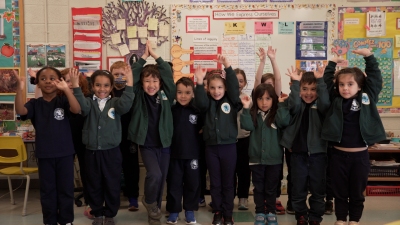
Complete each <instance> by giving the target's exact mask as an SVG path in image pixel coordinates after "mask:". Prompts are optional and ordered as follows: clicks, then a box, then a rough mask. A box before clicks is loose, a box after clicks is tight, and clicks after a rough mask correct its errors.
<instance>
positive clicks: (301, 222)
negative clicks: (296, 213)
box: [296, 216, 308, 225]
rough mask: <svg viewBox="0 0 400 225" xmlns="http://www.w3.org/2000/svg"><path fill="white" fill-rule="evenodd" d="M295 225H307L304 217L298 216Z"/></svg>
mask: <svg viewBox="0 0 400 225" xmlns="http://www.w3.org/2000/svg"><path fill="white" fill-rule="evenodd" d="M296 225H308V222H307V220H306V218H304V216H300V217H299V219H297V223H296Z"/></svg>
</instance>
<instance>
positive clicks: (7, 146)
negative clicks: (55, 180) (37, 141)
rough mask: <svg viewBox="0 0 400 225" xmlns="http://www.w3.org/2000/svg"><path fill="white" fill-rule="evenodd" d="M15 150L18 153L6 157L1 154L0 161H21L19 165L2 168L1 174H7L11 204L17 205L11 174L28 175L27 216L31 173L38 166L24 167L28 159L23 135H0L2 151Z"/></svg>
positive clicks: (0, 149)
mask: <svg viewBox="0 0 400 225" xmlns="http://www.w3.org/2000/svg"><path fill="white" fill-rule="evenodd" d="M4 150H14V151H16V154H17V155H14V156H11V157H6V156H2V155H1V154H0V163H19V166H10V167H6V168H4V169H0V175H5V176H7V178H8V187H9V189H10V197H11V204H13V205H15V201H14V195H13V189H12V185H11V176H25V177H26V188H25V199H24V207H23V208H22V215H23V216H26V202H27V200H28V193H29V183H30V180H31V178H30V176H29V174H32V173H37V172H38V168H37V167H30V168H29V167H23V165H22V164H23V162H24V161H26V159H27V154H26V148H25V144H24V142H23V140H22V138H21V137H19V136H15V137H9V136H0V151H4Z"/></svg>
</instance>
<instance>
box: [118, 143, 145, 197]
mask: <svg viewBox="0 0 400 225" xmlns="http://www.w3.org/2000/svg"><path fill="white" fill-rule="evenodd" d="M119 147H120V149H121V154H122V171H123V172H124V181H125V187H124V188H123V192H124V196H126V197H128V198H138V197H139V174H140V169H139V152H138V151H139V147H138V145H137V144H135V143H132V142H131V141H129V140H123V141H121V144H119Z"/></svg>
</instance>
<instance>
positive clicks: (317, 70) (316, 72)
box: [314, 63, 326, 79]
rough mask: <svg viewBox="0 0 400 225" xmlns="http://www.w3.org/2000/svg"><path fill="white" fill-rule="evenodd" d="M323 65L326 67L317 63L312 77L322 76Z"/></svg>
mask: <svg viewBox="0 0 400 225" xmlns="http://www.w3.org/2000/svg"><path fill="white" fill-rule="evenodd" d="M325 67H326V65H324V64H322V65H319V64H318V63H317V69H316V70H315V71H314V77H315V78H317V79H318V78H321V77H323V76H324V71H325Z"/></svg>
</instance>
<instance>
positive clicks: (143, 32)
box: [138, 27, 147, 38]
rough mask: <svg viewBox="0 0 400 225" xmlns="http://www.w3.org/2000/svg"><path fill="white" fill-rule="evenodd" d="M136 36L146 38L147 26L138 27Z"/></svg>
mask: <svg viewBox="0 0 400 225" xmlns="http://www.w3.org/2000/svg"><path fill="white" fill-rule="evenodd" d="M138 37H140V38H147V27H138Z"/></svg>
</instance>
